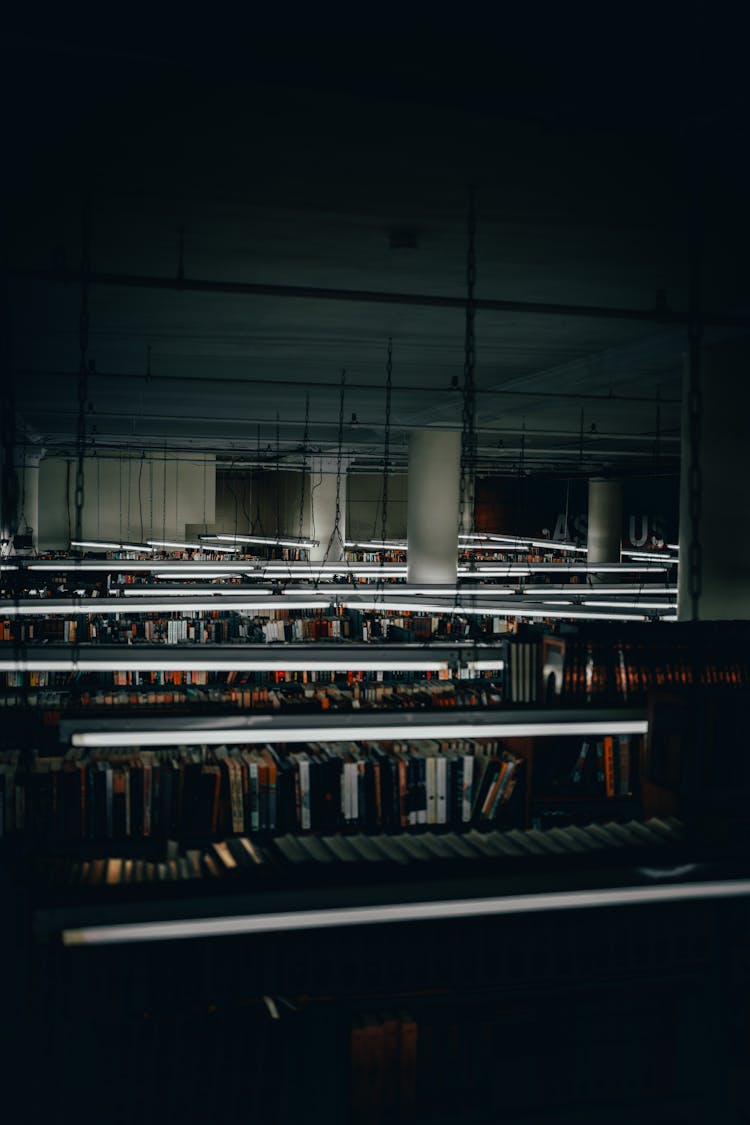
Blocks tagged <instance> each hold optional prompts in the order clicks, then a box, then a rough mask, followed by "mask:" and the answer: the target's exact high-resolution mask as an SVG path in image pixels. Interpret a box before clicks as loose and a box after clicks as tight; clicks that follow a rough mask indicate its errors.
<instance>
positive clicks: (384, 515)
mask: <svg viewBox="0 0 750 1125" xmlns="http://www.w3.org/2000/svg"><path fill="white" fill-rule="evenodd" d="M385 371H386V378H385V438H384V441H383V507H382V512H381V517H380V561H381V563H384V562H385V535H386V527H387V524H388V474H389V471H390V456H391V391H392V389H393V343H392V341H391V339H390V337H389V338H388V355H387V359H386V364H385Z"/></svg>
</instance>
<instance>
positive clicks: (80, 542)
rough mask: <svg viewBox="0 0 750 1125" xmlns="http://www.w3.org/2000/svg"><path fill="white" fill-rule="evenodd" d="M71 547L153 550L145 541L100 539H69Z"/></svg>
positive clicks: (101, 549)
mask: <svg viewBox="0 0 750 1125" xmlns="http://www.w3.org/2000/svg"><path fill="white" fill-rule="evenodd" d="M70 545H71V547H91V548H92V549H94V550H99V551H145V552H146V553H148V552H149V551H151V550H153V548H152V547H149V546H148V545H147V544H146V543H107V542H105V541H104V540H102V539H71V541H70Z"/></svg>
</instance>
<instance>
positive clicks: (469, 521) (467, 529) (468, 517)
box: [459, 472, 476, 535]
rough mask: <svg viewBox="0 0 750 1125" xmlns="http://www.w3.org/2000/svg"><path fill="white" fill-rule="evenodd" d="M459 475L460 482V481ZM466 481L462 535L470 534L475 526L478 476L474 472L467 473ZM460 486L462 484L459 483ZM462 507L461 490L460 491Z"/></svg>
mask: <svg viewBox="0 0 750 1125" xmlns="http://www.w3.org/2000/svg"><path fill="white" fill-rule="evenodd" d="M460 479H461V478H460V477H459V482H460ZM464 479H465V483H464V510H463V513H462V519H461V527H460V529H459V530H460V531H461V534H462V535H470V534H471V532H472V530H473V527H474V505H475V501H476V494H475V490H476V477H475V476H474V475H473V474H472V473H468V472H467V473H466V474H465V478H464ZM459 487H460V484H459ZM459 509H460V492H459Z"/></svg>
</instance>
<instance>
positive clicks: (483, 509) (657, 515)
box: [476, 476, 679, 548]
mask: <svg viewBox="0 0 750 1125" xmlns="http://www.w3.org/2000/svg"><path fill="white" fill-rule="evenodd" d="M566 513H567V534H566ZM678 514H679V480H678V478H677V476H663V477H630V478H626V479H624V480H623V481H622V545H623V547H628V548H629V547H643V546H648V545H649V544H650V540H651V536H652V535H656V536H657V537H658V538H661V539H663V540H664V541H665V542H669V543H676V542H677V535H678ZM587 525H588V480H587V479H586V478H585V477H582V478H579V479H575V478H574V479H571V480H570V481H568V480H566V479H562V478H559V477H557V478H549V479H544V478H541V477H534V478H528V477H524V478H518V477H481V478H479V479H478V480H477V505H476V530H477V531H489V532H492V531H496V532H499V533H503V534H507V535H516V534H517V535H529V536H534V537H535V538H537V537H539V536H540V535H541V534H542V531H543V530H544V529H545V528H546V529H547V530H548V531H549V534H550V537H551V538H553V539H575V540H578V541H580V542H582V543H585V542H586V534H587Z"/></svg>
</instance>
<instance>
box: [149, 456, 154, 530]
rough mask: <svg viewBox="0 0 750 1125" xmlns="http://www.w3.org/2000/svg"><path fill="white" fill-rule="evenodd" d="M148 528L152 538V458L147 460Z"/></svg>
mask: <svg viewBox="0 0 750 1125" xmlns="http://www.w3.org/2000/svg"><path fill="white" fill-rule="evenodd" d="M148 526H149V528H150V530H149V535H150V536H151V538H152V539H153V537H154V462H153V458H152V457H149V459H148Z"/></svg>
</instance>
